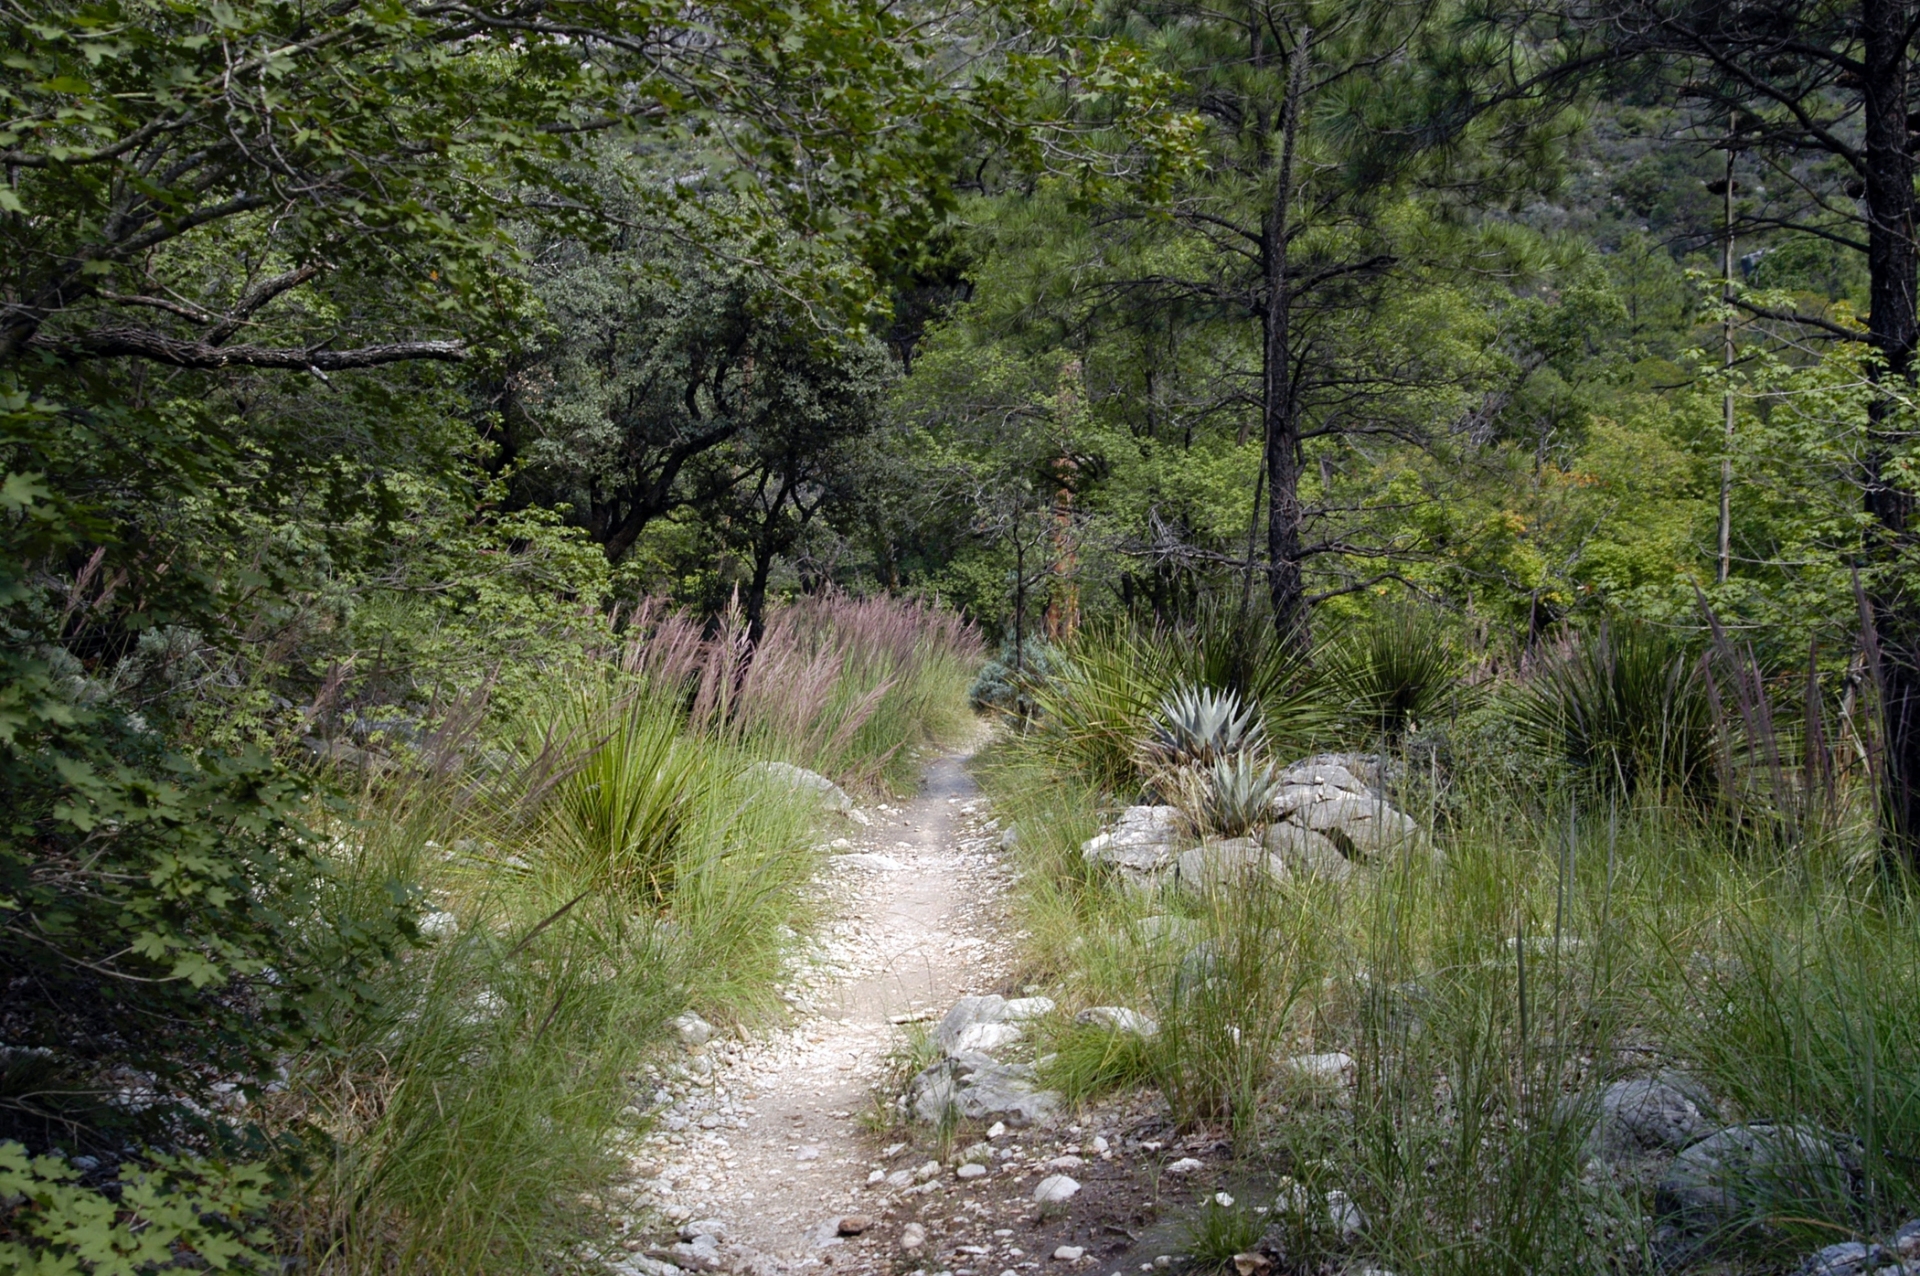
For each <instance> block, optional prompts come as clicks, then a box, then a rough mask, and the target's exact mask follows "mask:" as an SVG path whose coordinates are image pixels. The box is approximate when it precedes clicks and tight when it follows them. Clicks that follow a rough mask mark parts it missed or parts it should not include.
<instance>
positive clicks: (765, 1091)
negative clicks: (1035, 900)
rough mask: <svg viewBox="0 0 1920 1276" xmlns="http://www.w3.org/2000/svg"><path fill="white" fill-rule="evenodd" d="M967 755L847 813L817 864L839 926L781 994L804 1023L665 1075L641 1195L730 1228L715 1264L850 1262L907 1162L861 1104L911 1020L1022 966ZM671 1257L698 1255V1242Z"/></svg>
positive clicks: (696, 1057)
mask: <svg viewBox="0 0 1920 1276" xmlns="http://www.w3.org/2000/svg"><path fill="white" fill-rule="evenodd" d="M966 761H967V759H966V757H965V756H957V757H946V758H942V759H940V760H939V761H937V762H935V763H934V764H933V765H932V766H931V767H929V769H928V771H927V774H926V777H925V779H924V782H923V784H922V787H921V791H920V793H919V795H918V796H917V797H916V798H915V799H914V800H913V801H912V802H910V803H908V804H906V805H904V806H901V807H890V806H879V807H875V808H869V809H868V811H867V812H866V815H867V816H868V817H869V819H870V820H871V823H870V824H868V825H866V826H865V827H862V826H860V825H859V824H857V823H855V822H854V821H851V820H849V821H846V822H845V827H846V836H844V837H841V838H836V839H835V841H834V845H833V849H834V851H835V852H836V853H835V854H833V855H831V856H830V857H828V858H827V860H826V861H825V863H824V865H823V867H822V870H821V873H820V876H819V878H818V879H817V888H818V890H819V891H820V894H821V897H822V902H823V905H824V906H825V908H826V909H827V910H828V917H827V921H826V924H825V925H823V926H822V927H821V929H820V932H819V938H818V939H817V941H816V942H815V944H814V946H813V949H812V951H811V952H810V953H809V954H808V955H807V960H806V961H805V962H804V963H803V964H802V965H801V966H800V968H799V969H798V971H797V980H796V983H795V984H794V985H793V986H792V987H790V988H788V989H786V990H784V992H783V994H782V995H783V997H784V998H785V1000H786V1001H787V1002H788V1004H789V1005H791V1006H792V1007H793V1009H794V1011H795V1018H794V1021H793V1023H792V1025H791V1027H790V1028H788V1029H787V1030H786V1031H783V1032H776V1033H772V1034H766V1035H761V1036H757V1037H754V1038H752V1039H749V1040H735V1039H727V1040H715V1041H713V1042H712V1043H709V1044H707V1045H705V1046H702V1047H696V1048H695V1049H694V1050H693V1051H691V1052H690V1053H689V1055H688V1057H687V1059H686V1061H685V1062H684V1063H683V1064H678V1065H675V1066H674V1067H673V1068H672V1069H670V1070H668V1071H666V1072H663V1073H661V1074H660V1075H659V1078H658V1081H659V1088H658V1090H657V1091H656V1092H655V1094H654V1095H653V1099H654V1101H655V1102H656V1103H660V1104H663V1105H666V1106H665V1110H664V1112H663V1119H662V1122H661V1124H660V1125H659V1126H658V1128H657V1129H656V1130H655V1131H654V1133H653V1134H651V1135H650V1136H649V1137H648V1139H647V1140H646V1141H645V1142H644V1143H643V1144H642V1145H641V1146H640V1147H639V1148H638V1149H636V1153H637V1155H636V1156H635V1157H634V1159H633V1161H632V1169H633V1170H634V1172H635V1175H636V1179H635V1181H634V1182H633V1183H632V1184H630V1186H629V1189H628V1193H627V1194H628V1195H629V1196H630V1197H631V1198H632V1199H633V1201H634V1203H635V1204H636V1205H640V1206H645V1207H650V1208H651V1209H652V1210H655V1211H658V1212H659V1214H661V1215H664V1216H665V1217H666V1218H667V1219H668V1220H670V1221H671V1222H675V1223H687V1222H701V1223H702V1224H703V1226H702V1228H700V1229H697V1230H700V1231H704V1232H707V1233H717V1234H718V1235H719V1236H720V1237H721V1238H722V1239H723V1240H724V1242H725V1243H726V1246H727V1251H728V1252H727V1253H726V1254H725V1255H722V1256H716V1259H715V1261H714V1263H713V1265H714V1266H715V1267H722V1266H724V1267H726V1268H728V1269H730V1270H735V1271H741V1270H747V1271H751V1272H754V1273H755V1274H756V1276H771V1274H772V1273H775V1272H781V1271H792V1270H795V1269H797V1268H801V1267H813V1266H815V1265H817V1264H820V1263H823V1262H824V1263H827V1264H832V1263H833V1262H834V1260H835V1259H836V1258H837V1259H839V1260H840V1265H841V1268H842V1269H843V1270H845V1269H847V1268H848V1267H849V1266H850V1265H849V1264H848V1263H847V1261H846V1260H848V1259H850V1258H852V1257H853V1253H852V1252H851V1251H849V1250H847V1249H846V1248H844V1247H843V1246H842V1245H840V1244H839V1243H838V1242H837V1241H836V1240H835V1236H836V1232H837V1231H838V1227H839V1223H840V1220H841V1219H842V1218H844V1217H847V1216H849V1215H860V1214H862V1213H863V1212H871V1211H872V1210H873V1209H874V1208H875V1207H876V1206H877V1205H878V1201H877V1200H876V1199H874V1196H873V1192H874V1190H875V1189H873V1188H870V1187H869V1178H870V1176H871V1175H872V1173H873V1171H874V1170H876V1169H881V1168H883V1167H884V1168H888V1169H893V1168H897V1167H893V1166H888V1165H886V1163H885V1162H884V1160H883V1159H882V1156H883V1153H884V1151H885V1149H882V1148H880V1147H878V1146H877V1145H878V1143H879V1139H877V1138H876V1137H875V1136H874V1135H873V1134H871V1133H870V1128H869V1125H868V1124H867V1123H863V1121H862V1119H861V1118H862V1116H863V1115H870V1114H871V1113H872V1112H873V1106H874V1101H875V1099H874V1096H875V1091H876V1087H878V1086H879V1085H880V1084H881V1082H882V1081H883V1080H884V1079H885V1078H886V1077H887V1076H888V1073H889V1056H890V1055H891V1054H893V1052H895V1051H896V1050H898V1049H899V1048H900V1047H901V1045H902V1043H903V1042H904V1040H905V1037H904V1033H903V1029H902V1025H903V1024H905V1023H909V1022H915V1021H920V1020H925V1019H933V1018H938V1016H939V1015H940V1014H942V1013H944V1011H945V1010H946V1008H947V1007H948V1006H950V1005H951V1004H952V1003H953V1002H954V1000H955V999H956V998H958V997H961V996H964V995H967V994H969V993H985V992H989V991H995V990H997V989H999V988H1000V987H1001V984H1002V982H1003V981H1004V979H1005V978H1006V976H1007V973H1008V972H1009V970H1010V969H1011V966H1012V959H1013V952H1014V938H1013V936H1012V935H1011V933H1010V927H1009V926H1008V924H1007V922H1006V919H1005V896H1006V890H1007V884H1008V881H1009V877H1010V873H1011V870H1010V868H1009V867H1008V866H1007V865H1005V864H1004V863H1003V862H1002V858H1001V852H1000V844H999V831H998V826H997V824H996V822H995V821H993V820H991V819H990V818H988V816H987V813H986V811H985V804H984V803H983V802H981V801H980V800H979V798H978V792H977V790H976V788H975V787H974V784H973V781H972V779H971V778H970V777H969V776H968V775H967V773H966V770H965V763H966ZM877 1186H878V1185H876V1187H877ZM709 1221H714V1222H717V1223H718V1227H717V1228H716V1227H714V1226H712V1225H710V1223H709ZM687 1230H689V1231H690V1233H691V1231H692V1230H696V1229H687ZM629 1247H630V1248H632V1249H635V1250H640V1249H644V1248H645V1247H644V1246H642V1245H641V1244H640V1243H639V1242H638V1240H636V1241H634V1242H630V1243H629ZM863 1248H864V1247H863ZM662 1257H667V1255H665V1254H663V1255H662ZM673 1261H676V1262H679V1263H681V1264H682V1265H683V1266H685V1265H688V1264H687V1262H686V1255H684V1254H679V1255H674V1256H673ZM860 1265H861V1266H864V1265H865V1264H860ZM637 1266H639V1267H640V1269H641V1270H649V1269H651V1270H656V1271H657V1270H658V1269H657V1268H650V1267H649V1265H647V1264H645V1263H644V1262H637Z"/></svg>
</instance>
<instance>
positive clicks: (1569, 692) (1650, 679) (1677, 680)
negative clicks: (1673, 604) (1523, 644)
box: [1513, 622, 1716, 798]
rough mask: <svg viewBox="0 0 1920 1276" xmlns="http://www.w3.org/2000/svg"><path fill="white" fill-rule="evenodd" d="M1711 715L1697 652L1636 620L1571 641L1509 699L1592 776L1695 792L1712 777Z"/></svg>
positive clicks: (1537, 731)
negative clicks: (1512, 699)
mask: <svg viewBox="0 0 1920 1276" xmlns="http://www.w3.org/2000/svg"><path fill="white" fill-rule="evenodd" d="M1715 717H1716V714H1715V709H1714V703H1713V697H1712V694H1711V692H1710V689H1709V688H1708V686H1707V683H1706V680H1705V679H1704V678H1703V677H1702V676H1701V672H1700V665H1699V661H1698V659H1697V657H1696V656H1695V654H1694V652H1693V651H1692V650H1690V649H1689V647H1688V646H1687V644H1686V643H1685V642H1683V641H1682V640H1681V639H1680V638H1678V637H1677V636H1675V635H1673V634H1671V633H1668V632H1666V631H1664V630H1658V629H1654V628H1652V627H1650V626H1648V625H1644V624H1641V623H1639V622H1623V623H1619V624H1611V625H1606V626H1603V627H1601V628H1600V629H1599V630H1598V631H1596V632H1594V633H1592V634H1590V635H1587V636H1586V637H1584V638H1578V639H1574V640H1572V641H1570V642H1569V643H1568V645H1567V647H1566V648H1565V650H1564V651H1563V652H1562V653H1561V654H1560V655H1558V656H1557V657H1555V658H1553V659H1550V660H1548V661H1547V662H1546V663H1545V664H1544V665H1543V666H1542V667H1541V668H1540V669H1539V670H1538V671H1537V672H1536V673H1535V674H1534V675H1533V677H1532V678H1531V679H1530V680H1528V681H1527V682H1526V683H1525V684H1524V685H1523V686H1522V687H1521V688H1520V691H1519V694H1518V695H1517V696H1516V698H1515V701H1514V705H1513V718H1514V722H1515V724H1516V725H1517V726H1518V728H1519V729H1520V732H1521V734H1522V735H1523V736H1525V737H1526V738H1528V739H1529V740H1530V741H1531V742H1533V743H1534V744H1536V745H1538V746H1539V747H1540V748H1542V749H1545V750H1549V751H1551V752H1552V753H1554V754H1556V755H1557V756H1559V757H1560V758H1561V759H1562V760H1563V761H1565V762H1566V763H1568V764H1569V765H1570V766H1572V767H1574V768H1575V769H1577V770H1578V771H1580V772H1582V773H1584V774H1586V775H1587V776H1589V777H1590V778H1592V779H1593V780H1594V781H1595V782H1597V783H1599V784H1601V785H1604V786H1611V787H1616V788H1618V789H1619V790H1621V791H1622V792H1629V793H1631V792H1635V791H1639V790H1643V789H1656V790H1664V791H1667V792H1674V793H1685V794H1688V795H1691V796H1693V797H1696V798H1698V797H1703V796H1705V795H1706V794H1707V792H1708V791H1709V787H1710V785H1711V782H1712V780H1713V778H1714V775H1713V773H1714V749H1715V729H1714V723H1715Z"/></svg>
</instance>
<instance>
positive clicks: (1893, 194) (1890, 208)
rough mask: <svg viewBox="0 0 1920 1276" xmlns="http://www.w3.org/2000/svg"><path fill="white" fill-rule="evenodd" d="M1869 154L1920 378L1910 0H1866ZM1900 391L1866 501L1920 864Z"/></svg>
mask: <svg viewBox="0 0 1920 1276" xmlns="http://www.w3.org/2000/svg"><path fill="white" fill-rule="evenodd" d="M1860 17H1861V37H1862V43H1863V46H1864V52H1865V58H1864V61H1865V71H1864V74H1863V76H1862V81H1863V84H1862V87H1863V90H1864V97H1865V106H1866V111H1865V119H1864V121H1863V123H1864V126H1865V134H1866V139H1865V140H1866V152H1867V163H1866V170H1867V171H1866V172H1865V173H1864V174H1863V176H1864V177H1865V179H1866V207H1867V269H1868V274H1869V279H1870V284H1869V288H1870V297H1871V304H1872V313H1871V315H1870V316H1869V319H1868V330H1869V334H1870V337H1869V339H1870V340H1871V341H1872V343H1873V346H1874V348H1875V349H1876V350H1878V351H1879V352H1880V355H1881V357H1882V359H1883V360H1884V366H1883V367H1882V368H1880V369H1879V371H1878V375H1879V376H1880V377H1881V378H1883V379H1884V380H1885V381H1887V382H1905V383H1907V384H1908V385H1911V384H1912V382H1913V379H1914V377H1913V373H1914V367H1913V356H1914V348H1915V345H1916V344H1920V317H1916V312H1915V304H1914V285H1915V279H1914V275H1915V247H1914V192H1913V158H1912V157H1911V156H1910V155H1909V154H1908V153H1907V141H1908V128H1907V87H1908V85H1907V81H1908V77H1909V73H1910V67H1909V63H1908V58H1907V48H1906V41H1907V31H1906V27H1907V23H1908V20H1909V17H1910V14H1909V3H1908V0H1863V2H1862V4H1861V6H1860ZM1896 397H1897V396H1896V395H1895V394H1894V393H1892V392H1889V393H1885V394H1881V395H1876V396H1875V397H1874V399H1873V402H1872V405H1871V408H1870V410H1869V419H1868V430H1869V438H1868V444H1867V447H1868V451H1867V473H1866V476H1865V478H1866V511H1867V513H1868V514H1870V515H1871V516H1872V518H1873V521H1874V527H1873V531H1872V533H1871V542H1870V544H1869V547H1868V552H1869V561H1870V563H1871V564H1872V565H1873V566H1874V567H1877V568H1880V569H1882V570H1880V571H1876V572H1874V573H1873V575H1872V578H1871V579H1872V581H1873V585H1872V591H1871V592H1872V594H1873V599H1872V601H1873V612H1874V615H1875V617H1876V621H1877V624H1878V626H1879V630H1880V635H1879V637H1880V645H1881V654H1882V665H1881V668H1882V675H1881V682H1882V685H1881V688H1880V697H1881V713H1882V715H1883V719H1884V721H1883V726H1884V730H1885V740H1886V747H1885V751H1884V755H1883V763H1882V768H1881V788H1882V795H1881V796H1882V803H1883V808H1884V819H1885V837H1886V844H1887V849H1888V851H1889V852H1890V853H1891V854H1892V855H1893V856H1894V857H1896V858H1897V859H1899V860H1900V861H1902V862H1904V863H1906V864H1908V865H1910V866H1914V867H1920V610H1917V609H1916V605H1915V601H1914V600H1913V599H1911V598H1909V597H1907V596H1906V595H1905V593H1904V591H1902V590H1901V589H1900V588H1899V586H1898V583H1897V581H1895V580H1894V579H1893V578H1892V576H1891V573H1890V570H1889V569H1890V568H1891V567H1892V566H1893V564H1894V563H1895V561H1896V560H1897V559H1898V557H1899V556H1900V553H1901V550H1902V549H1903V547H1904V546H1905V545H1906V544H1907V542H1908V535H1909V525H1910V524H1911V522H1912V516H1913V497H1912V495H1911V494H1910V493H1908V492H1907V491H1905V490H1904V489H1903V488H1901V487H1900V486H1899V483H1898V480H1897V479H1895V478H1893V477H1891V476H1889V474H1888V473H1887V470H1888V467H1889V463H1890V460H1891V458H1892V456H1893V455H1894V454H1895V453H1896V451H1897V450H1898V449H1899V448H1900V447H1901V446H1902V445H1903V444H1904V443H1906V442H1907V441H1908V431H1907V428H1906V426H1905V423H1904V422H1902V421H1901V420H1900V419H1899V408H1898V404H1897V402H1896Z"/></svg>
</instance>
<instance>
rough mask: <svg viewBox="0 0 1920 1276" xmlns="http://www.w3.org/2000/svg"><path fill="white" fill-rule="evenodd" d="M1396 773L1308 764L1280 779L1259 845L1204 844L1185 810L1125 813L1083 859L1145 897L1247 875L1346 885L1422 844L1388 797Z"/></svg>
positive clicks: (1382, 765) (1235, 840) (1244, 840)
mask: <svg viewBox="0 0 1920 1276" xmlns="http://www.w3.org/2000/svg"><path fill="white" fill-rule="evenodd" d="M1389 771H1390V764H1389V763H1387V762H1386V761H1384V760H1383V759H1381V758H1378V757H1375V756H1372V755H1369V754H1358V753H1329V754H1322V755H1320V756H1317V757H1312V758H1307V759H1305V760H1303V761H1300V762H1295V763H1293V764H1292V765H1290V766H1288V767H1286V768H1284V769H1283V770H1282V771H1280V772H1279V774H1278V776H1277V777H1276V780H1277V788H1276V790H1275V793H1274V796H1273V799H1272V802H1271V807H1270V813H1271V819H1270V821H1269V822H1268V824H1267V825H1266V828H1265V830H1264V832H1263V833H1262V834H1261V836H1259V837H1257V838H1256V837H1231V838H1211V837H1205V836H1202V835H1201V834H1199V833H1198V832H1196V831H1195V829H1194V826H1193V823H1192V821H1191V820H1190V819H1189V817H1188V816H1187V814H1186V813H1185V812H1184V811H1182V810H1181V809H1180V808H1179V807H1174V806H1160V805H1141V806H1130V807H1127V808H1126V809H1125V810H1123V811H1121V812H1120V814H1119V816H1118V817H1117V818H1116V819H1115V820H1114V822H1113V823H1112V824H1111V825H1110V826H1109V827H1108V828H1107V829H1106V830H1105V831H1104V832H1102V833H1100V834H1099V835H1098V836H1097V837H1094V838H1091V839H1089V840H1088V841H1087V842H1086V843H1084V844H1083V845H1082V846H1081V848H1080V850H1081V854H1083V855H1085V856H1086V857H1087V859H1089V860H1091V861H1093V862H1094V863H1096V864H1101V865H1104V866H1106V867H1108V868H1110V869H1112V870H1113V871H1114V872H1115V873H1116V874H1118V875H1119V876H1120V877H1121V878H1122V879H1123V880H1125V881H1126V882H1128V883H1130V884H1132V885H1136V886H1143V887H1152V886H1157V885H1160V884H1161V883H1163V882H1165V881H1167V880H1168V879H1172V880H1173V881H1175V882H1177V883H1179V884H1180V885H1183V886H1186V887H1189V888H1191V889H1195V890H1207V889H1212V888H1214V887H1217V886H1220V885H1223V884H1226V883H1228V882H1231V881H1233V880H1236V879H1238V878H1241V877H1243V876H1245V875H1246V874H1248V873H1266V874H1268V875H1270V876H1272V877H1274V878H1277V879H1283V880H1284V879H1286V878H1290V877H1320V878H1328V879H1332V880H1336V881H1340V880H1345V879H1346V878H1347V877H1349V876H1350V875H1351V874H1352V873H1353V872H1354V871H1355V869H1356V867H1359V866H1362V865H1367V864H1372V863H1378V862H1380V861H1382V860H1384V859H1386V858H1388V857H1389V856H1391V855H1393V854H1394V853H1396V852H1398V851H1401V850H1404V849H1406V848H1408V847H1412V846H1415V845H1419V844H1420V843H1421V831H1420V826H1419V825H1418V824H1416V823H1415V822H1414V821H1413V819H1412V818H1411V817H1409V816H1408V815H1407V814H1406V813H1405V812H1403V811H1401V810H1399V809H1398V808H1396V807H1395V806H1394V805H1393V803H1392V801H1391V800H1390V799H1389V797H1388V794H1387V789H1388V781H1389V779H1390V778H1391V777H1390V774H1389Z"/></svg>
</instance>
